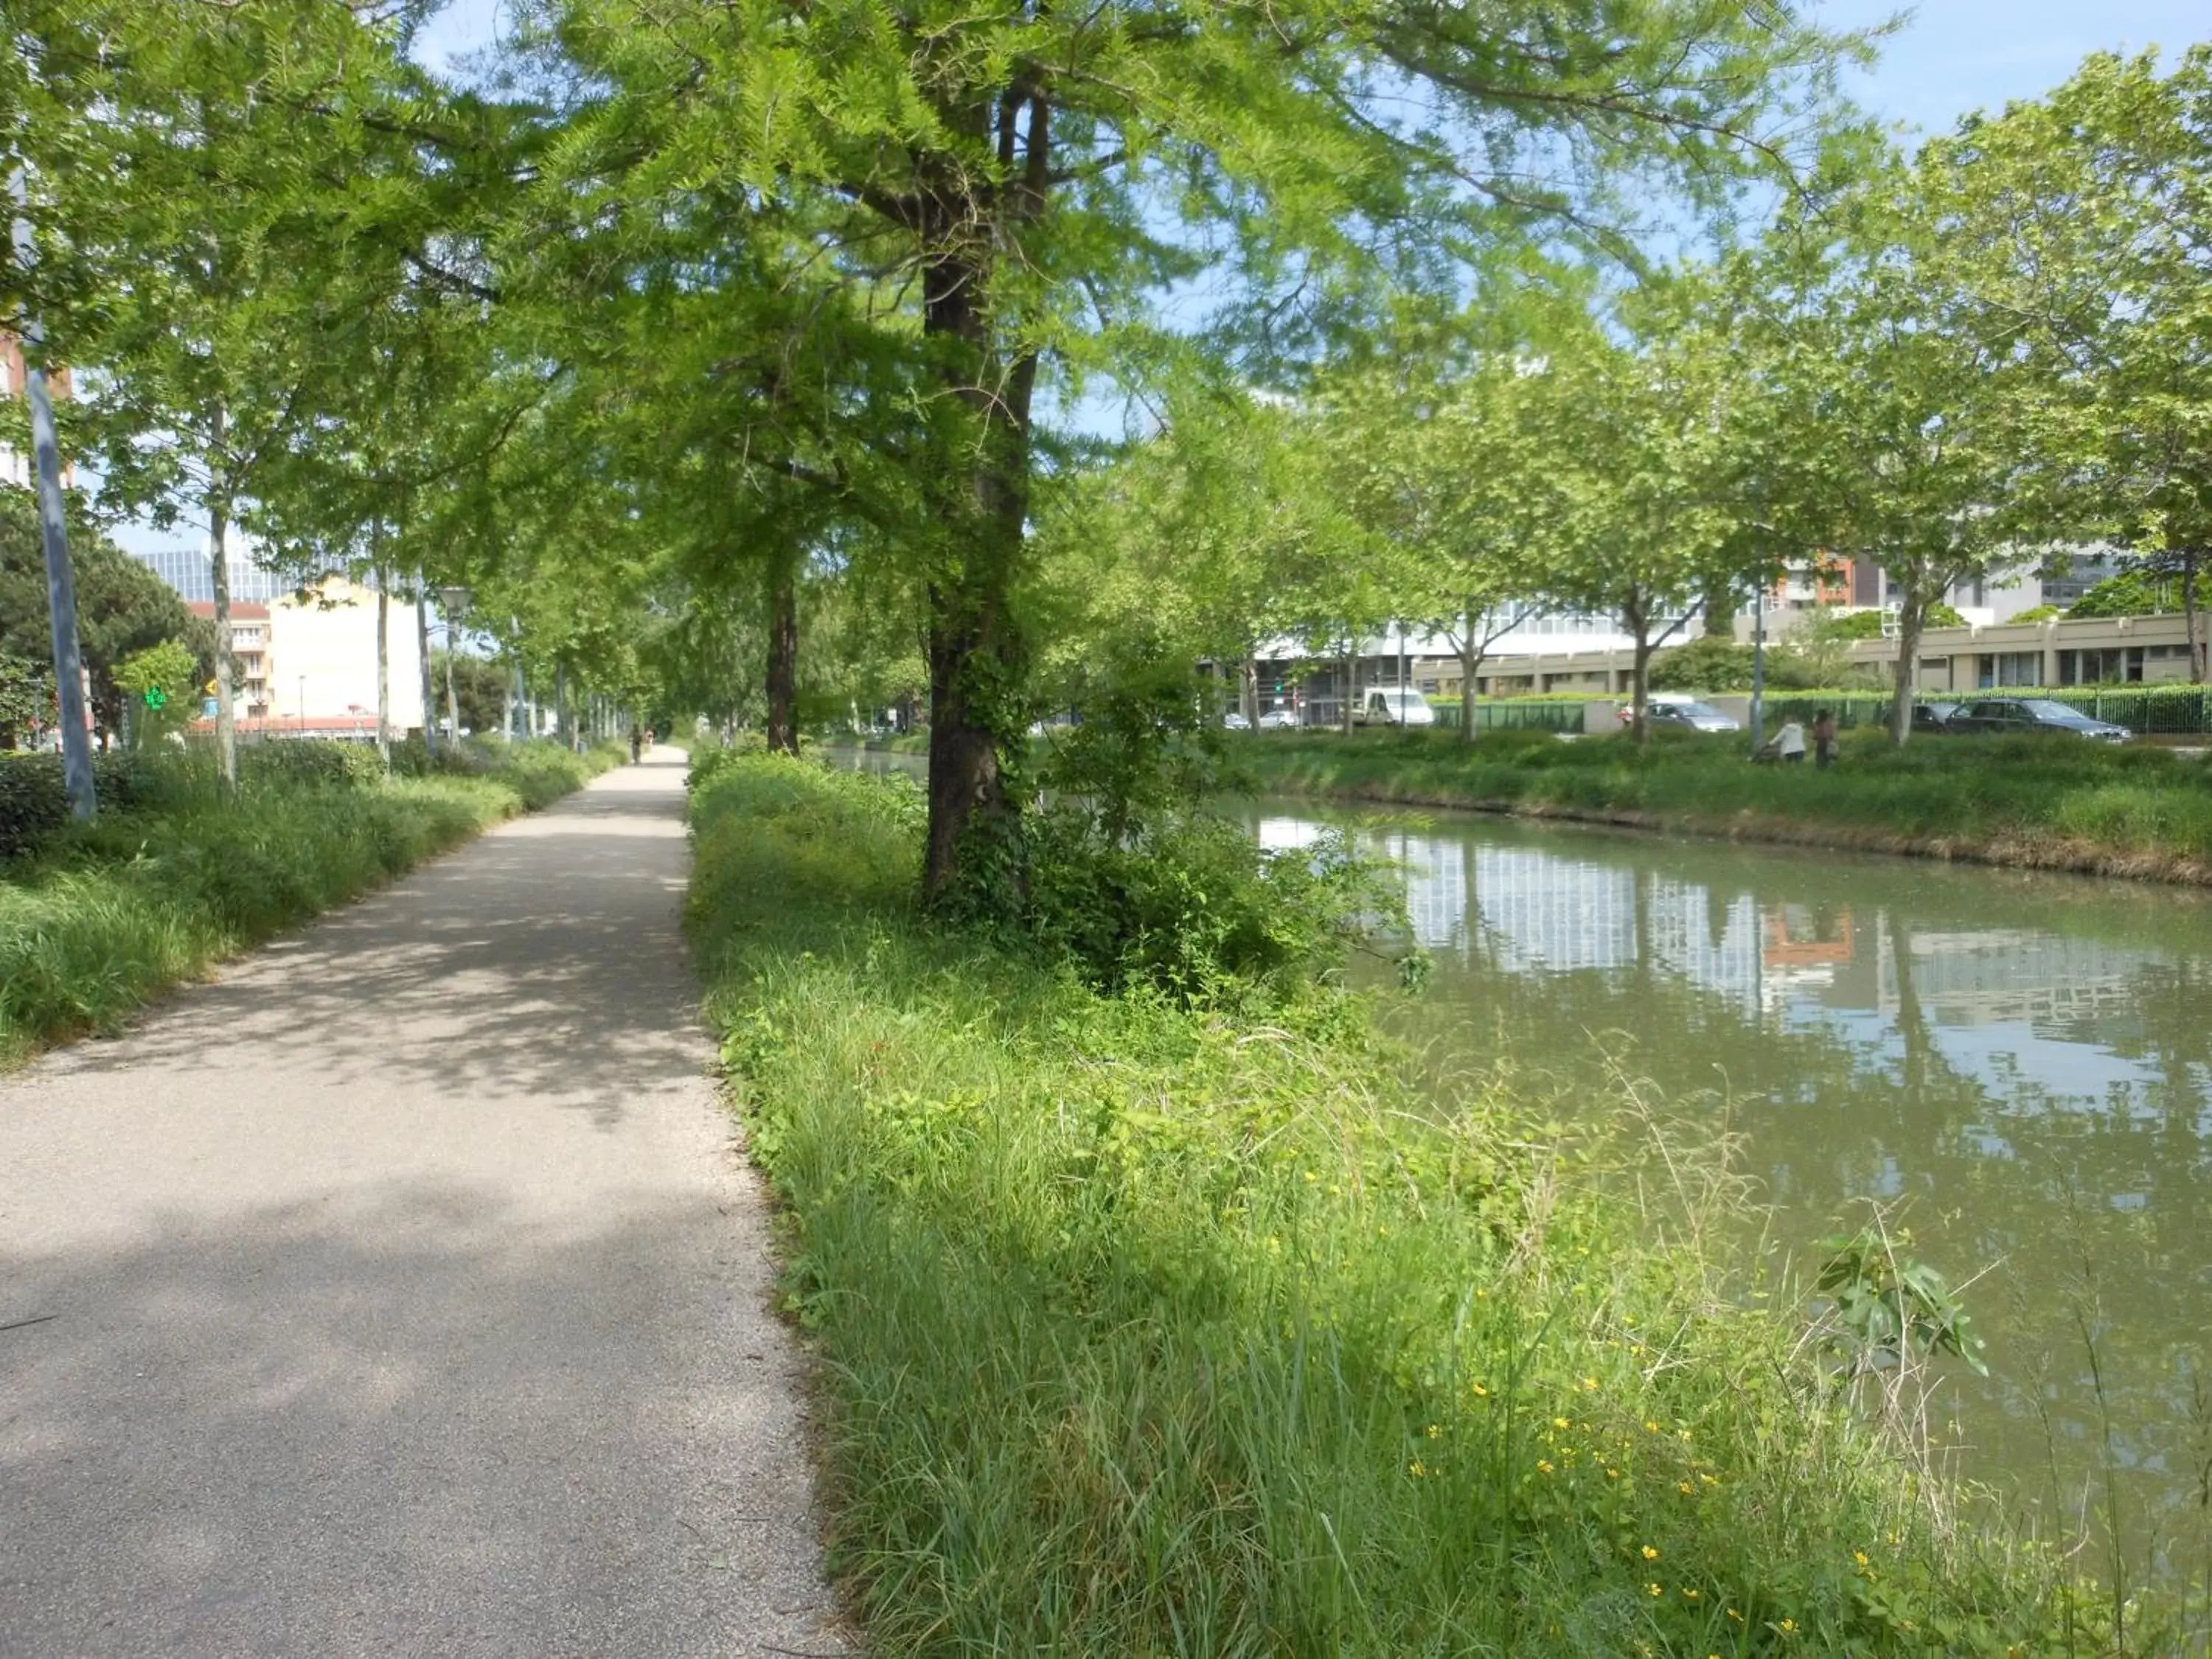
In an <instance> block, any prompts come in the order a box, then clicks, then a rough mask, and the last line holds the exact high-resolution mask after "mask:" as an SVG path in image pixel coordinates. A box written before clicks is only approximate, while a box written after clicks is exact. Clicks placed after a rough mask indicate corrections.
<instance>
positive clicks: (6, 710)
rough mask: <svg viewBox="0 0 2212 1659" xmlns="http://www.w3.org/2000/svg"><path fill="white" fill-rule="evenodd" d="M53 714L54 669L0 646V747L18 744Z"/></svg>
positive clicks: (46, 721)
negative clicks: (1, 648)
mask: <svg viewBox="0 0 2212 1659" xmlns="http://www.w3.org/2000/svg"><path fill="white" fill-rule="evenodd" d="M53 718H54V677H53V672H52V670H51V669H49V668H46V667H45V666H44V665H41V664H40V662H38V661H35V660H33V659H31V658H29V657H19V656H16V655H15V654H14V653H11V652H9V651H5V650H0V749H14V748H15V747H16V746H17V745H18V744H21V743H22V742H24V741H25V740H26V739H27V738H29V736H30V735H31V733H32V732H33V731H35V730H38V729H40V728H41V727H43V726H46V725H48V724H49V723H50V722H51V721H52V720H53Z"/></svg>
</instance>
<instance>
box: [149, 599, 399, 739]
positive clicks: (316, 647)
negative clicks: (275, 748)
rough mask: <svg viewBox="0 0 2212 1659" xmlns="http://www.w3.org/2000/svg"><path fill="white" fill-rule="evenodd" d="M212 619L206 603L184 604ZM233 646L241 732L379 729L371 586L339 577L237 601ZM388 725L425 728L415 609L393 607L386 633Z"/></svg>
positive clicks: (362, 732)
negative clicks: (268, 596)
mask: <svg viewBox="0 0 2212 1659" xmlns="http://www.w3.org/2000/svg"><path fill="white" fill-rule="evenodd" d="M187 603H188V604H190V605H191V610H192V611H193V613H194V614H195V615H197V616H201V617H213V616H214V615H215V605H214V603H213V602H212V601H210V600H194V601H188V602H187ZM230 642H231V653H232V655H233V658H234V660H235V661H236V663H237V665H238V678H237V684H236V685H235V687H234V692H235V696H236V702H235V704H234V708H235V709H236V713H237V718H238V721H239V726H240V730H241V731H244V732H248V733H255V732H258V733H261V734H263V735H265V736H269V737H324V738H328V737H341V738H352V737H359V738H367V737H371V736H373V735H374V733H375V731H376V590H375V589H374V588H373V587H369V586H363V585H362V584H360V583H356V582H350V581H348V580H345V579H344V578H343V577H341V576H331V577H326V578H325V579H324V580H321V581H319V582H318V583H316V584H315V585H314V586H313V587H312V588H310V589H308V590H307V591H306V592H304V593H295V592H291V591H290V590H289V588H288V589H287V590H286V592H284V593H283V595H282V596H280V597H278V598H276V599H270V600H269V601H266V602H263V601H258V600H244V601H237V602H234V603H233V605H231V608H230ZM386 651H387V653H389V662H390V673H391V680H390V685H391V698H392V730H393V731H394V732H409V731H419V730H421V729H422V652H421V649H420V647H419V645H418V643H417V640H416V630H415V607H414V606H413V605H406V604H398V603H395V604H393V605H392V607H391V620H390V624H389V630H388V632H387V634H386Z"/></svg>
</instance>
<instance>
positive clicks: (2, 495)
mask: <svg viewBox="0 0 2212 1659" xmlns="http://www.w3.org/2000/svg"><path fill="white" fill-rule="evenodd" d="M70 556H71V562H73V563H74V564H75V566H76V599H77V641H78V650H79V653H80V654H81V656H82V659H83V663H84V669H85V673H86V675H87V677H88V678H89V679H90V680H91V682H92V711H93V719H94V723H95V724H96V725H97V726H99V728H100V730H101V731H102V732H106V733H109V734H110V735H111V736H112V735H113V734H116V733H119V732H121V731H122V729H123V703H124V697H125V693H124V691H123V690H122V689H121V687H120V686H119V685H118V682H117V680H116V670H117V667H118V665H120V664H121V662H122V661H123V659H125V658H126V657H129V656H131V654H132V653H136V652H139V651H143V650H145V649H146V648H147V647H149V646H155V645H160V644H161V643H162V642H163V641H168V640H181V641H185V642H186V644H187V646H188V647H189V648H190V649H191V652H192V653H194V655H195V657H196V658H197V660H198V662H200V663H201V664H206V663H209V662H211V661H212V660H213V658H214V653H215V634H214V630H213V629H211V628H210V627H209V625H208V624H207V623H204V622H202V621H200V620H199V619H198V618H197V617H194V616H193V615H192V614H191V611H188V610H186V609H185V602H184V601H183V600H182V599H179V598H178V597H177V595H176V592H175V590H174V589H173V588H172V587H170V586H169V585H168V584H167V582H165V581H163V580H161V578H160V577H159V576H157V575H155V574H154V573H153V572H152V571H151V570H149V569H148V568H146V567H145V566H144V565H143V564H141V563H140V562H138V561H137V560H136V559H134V558H132V557H131V556H130V555H129V554H127V553H125V552H124V551H123V550H121V549H120V548H118V547H117V546H116V545H115V544H114V543H112V542H111V541H109V540H108V539H107V538H106V537H105V536H102V535H101V534H100V533H99V532H98V529H97V527H96V526H94V523H93V521H92V520H91V519H90V518H89V517H88V516H87V515H86V514H85V513H83V511H82V506H81V504H80V506H79V507H78V510H77V511H76V513H75V514H74V515H73V518H72V521H71V524H70ZM0 653H8V654H9V655H13V656H18V657H24V658H27V659H30V660H31V661H33V662H39V661H43V660H46V659H47V658H48V656H49V652H48V649H47V639H46V562H45V556H44V554H43V552H42V550H41V549H40V544H39V524H38V516H37V509H36V506H35V504H34V503H33V501H32V499H31V496H30V493H29V492H28V491H27V490H22V489H14V488H10V487H8V486H0Z"/></svg>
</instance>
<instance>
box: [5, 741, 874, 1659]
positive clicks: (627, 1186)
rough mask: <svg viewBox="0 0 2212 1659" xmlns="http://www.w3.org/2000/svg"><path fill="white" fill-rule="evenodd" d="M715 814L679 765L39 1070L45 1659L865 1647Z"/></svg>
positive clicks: (523, 822)
mask: <svg viewBox="0 0 2212 1659" xmlns="http://www.w3.org/2000/svg"><path fill="white" fill-rule="evenodd" d="M486 787H489V786H486ZM402 798H403V799H411V798H412V797H411V795H408V794H404V793H403V796H402ZM458 799H459V800H460V801H461V802H462V803H463V805H465V806H467V807H468V808H469V810H470V811H471V812H477V811H479V810H481V811H491V810H493V809H492V808H491V807H489V806H485V805H483V802H482V800H481V799H479V798H478V797H477V796H475V795H462V796H460V797H458ZM354 805H355V806H356V808H358V809H363V810H372V811H378V812H380V811H381V810H382V809H380V808H376V807H374V804H373V802H372V801H371V800H368V799H363V800H360V801H356V802H355V803H354ZM508 805H512V799H511V798H510V799H509V801H508ZM463 821H473V820H463ZM313 822H314V820H313V819H303V820H301V823H307V824H309V825H312V824H313ZM265 833H267V834H269V835H270V836H275V835H276V834H277V833H278V831H277V830H276V829H270V830H268V831H267V832H265ZM687 862H688V860H687V855H686V845H685V840H684V787H683V773H682V770H681V757H679V756H678V755H677V754H675V752H674V751H672V750H658V751H655V752H654V753H653V755H651V756H649V757H648V760H647V764H645V765H643V766H623V767H622V768H619V769H616V770H613V771H611V772H609V773H608V774H607V775H605V776H603V777H600V778H599V779H597V780H595V781H593V782H592V784H591V785H590V787H587V788H586V789H584V790H582V791H580V792H578V793H574V794H573V795H571V796H570V797H569V798H568V799H564V800H560V801H556V802H555V803H554V804H553V805H551V806H550V808H549V809H548V810H547V811H543V812H538V813H534V814H531V815H529V816H527V817H518V818H516V819H515V820H514V821H513V822H511V823H505V824H501V825H500V826H499V827H497V828H496V829H493V830H492V831H491V832H490V833H489V834H486V835H484V836H481V837H479V838H477V840H476V841H474V842H472V843H471V844H470V845H469V846H466V847H464V848H460V849H459V850H458V851H457V852H455V853H454V854H452V855H451V856H449V857H446V858H441V859H438V860H434V861H432V862H430V863H428V864H427V865H425V866H422V867H421V868H420V869H418V870H416V871H415V872H413V873H412V874H410V875H409V876H408V877H407V878H404V880H401V881H398V882H396V883H394V884H392V885H391V886H389V887H386V889H385V890H382V891H380V892H379V893H376V894H374V896H370V897H368V898H367V899H365V900H364V901H363V902H361V903H358V904H353V905H349V906H347V907H346V908H343V909H342V910H339V911H337V912H335V913H333V914H331V915H327V916H325V917H324V918H323V919H322V920H321V921H319V922H318V923H316V924H315V925H314V926H313V927H307V928H303V929H301V930H300V931H299V932H298V933H295V934H293V935H291V936H289V937H288V938H286V939H283V940H281V941H278V942H276V943H275V944H273V945H270V947H269V948H267V949H264V950H260V951H254V952H252V953H251V954H249V955H247V956H246V957H242V958H240V959H239V960H238V961H236V962H234V963H231V964H230V965H229V966H228V968H226V969H224V971H223V972H222V974H220V975H216V977H215V978H214V980H213V981H212V982H210V983H208V984H204V985H197V986H193V987H190V988H189V989H187V990H185V991H184V992H182V993H181V994H179V995H177V996H175V997H173V998H172V999H169V1000H167V1002H166V1003H165V1004H164V1005H163V1006H161V1007H158V1008H155V1009H153V1010H150V1011H149V1012H148V1013H147V1015H146V1016H145V1017H144V1018H143V1019H139V1020H137V1021H134V1022H132V1024H131V1030H128V1031H127V1032H125V1034H124V1035H123V1036H120V1037H119V1038H118V1039H117V1040H116V1041H114V1042H86V1043H79V1044H76V1045H75V1046H74V1047H71V1048H64V1049H60V1050H58V1051H56V1052H54V1053H52V1054H46V1055H45V1056H43V1057H41V1058H40V1059H39V1060H36V1061H34V1062H33V1064H32V1065H30V1066H27V1067H25V1068H23V1069H22V1070H21V1071H19V1072H18V1073H16V1074H15V1075H14V1076H12V1077H10V1078H7V1079H0V1170H5V1171H6V1176H5V1180H4V1182H0V1493H4V1513H5V1515H6V1522H5V1524H4V1525H0V1585H4V1586H5V1587H6V1588H5V1591H4V1593H0V1653H5V1654H8V1655H10V1656H13V1655H16V1654H23V1655H31V1654H40V1655H46V1654H53V1655H63V1654H69V1655H76V1654H83V1655H94V1654H97V1655H100V1656H101V1659H140V1656H144V1659H155V1656H160V1659H247V1656H252V1659H278V1656H293V1655H302V1656H304V1655H313V1656H316V1659H369V1656H384V1655H390V1654H401V1653H405V1654H434V1653H435V1654H455V1655H459V1654H468V1655H494V1654H497V1655H516V1656H533V1659H534V1656H539V1655H546V1656H552V1655H575V1656H585V1655H592V1656H599V1655H606V1656H620V1659H701V1656H706V1655H723V1654H729V1655H750V1654H769V1653H809V1654H818V1655H825V1656H826V1655H830V1654H835V1653H838V1652H841V1651H843V1648H842V1644H841V1643H840V1642H839V1640H838V1637H837V1630H836V1622H835V1620H834V1618H833V1617H832V1616H831V1613H832V1610H831V1608H830V1607H829V1603H828V1598H827V1595H826V1592H825V1591H824V1589H823V1584H822V1580H821V1577H820V1571H819V1563H818V1547H817V1541H816V1526H815V1522H814V1519H813V1515H812V1510H811V1496H810V1494H811V1487H810V1482H809V1477H808V1471H807V1467H806V1462H805V1456H804V1455H803V1452H802V1449H801V1448H802V1445H803V1433H802V1420H801V1419H802V1413H801V1404H800V1401H801V1395H800V1389H799V1371H798V1367H797V1356H796V1354H795V1352H794V1351H793V1343H792V1341H791V1339H790V1336H789V1334H788V1332H787V1330H786V1328H784V1326H783V1325H782V1324H781V1322H779V1321H778V1319H777V1318H776V1316H775V1312H774V1310H773V1307H772V1304H771V1300H770V1291H771V1284H770V1278H769V1267H768V1260H769V1214H768V1211H767V1207H766V1204H765V1201H764V1198H763V1193H762V1191H761V1188H760V1183H759V1182H757V1180H756V1179H755V1178H754V1177H753V1176H752V1175H751V1173H750V1171H749V1170H746V1169H745V1167H744V1164H742V1162H741V1161H740V1160H739V1159H738V1158H737V1157H736V1155H735V1153H734V1151H733V1148H732V1132H731V1124H730V1121H729V1117H728V1115H727V1113H726V1111H725V1110H724V1109H723V1108H722V1105H721V1103H720V1099H719V1098H718V1096H717V1091H716V1087H715V1084H714V1079H713V1078H712V1076H711V1075H710V1073H711V1070H712V1066H713V1063H714V1045H713V1043H712V1042H711V1041H710V1040H709V1039H708V1034H707V1032H706V1031H705V1030H704V1029H703V1027H702V1024H701V1023H700V1021H699V1018H698V1006H699V1005H698V981H697V980H696V978H695V977H694V975H693V974H692V972H691V969H690V958H689V957H688V955H687V953H686V951H685V949H684V939H683V934H682V932H681V928H680V925H679V924H680V913H681V908H682V903H683V892H684V874H685V869H686V866H687Z"/></svg>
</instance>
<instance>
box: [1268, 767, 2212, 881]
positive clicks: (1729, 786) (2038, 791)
mask: <svg viewBox="0 0 2212 1659" xmlns="http://www.w3.org/2000/svg"><path fill="white" fill-rule="evenodd" d="M1743 749H1744V744H1743V741H1742V740H1741V739H1740V738H1695V737H1691V736H1689V735H1688V734H1675V733H1668V734H1666V738H1665V739H1664V740H1655V741H1654V742H1653V744H1651V746H1650V748H1649V749H1648V750H1644V751H1641V752H1639V751H1638V750H1637V748H1636V747H1635V745H1634V744H1632V743H1630V742H1628V741H1626V739H1620V738H1589V739H1584V740H1583V741H1581V742H1577V743H1562V742H1559V741H1558V740H1556V739H1555V738H1551V737H1549V736H1547V735H1546V734H1543V733H1540V732H1492V733H1489V734H1486V736H1484V737H1483V738H1482V739H1481V740H1480V742H1479V743H1478V744H1475V745H1474V747H1473V748H1472V749H1471V750H1469V749H1463V748H1462V746H1461V745H1459V744H1457V743H1456V742H1455V741H1454V739H1453V738H1452V737H1451V735H1450V734H1449V733H1436V732H1406V733H1383V732H1358V733H1355V734H1353V735H1352V736H1351V737H1349V738H1346V737H1342V736H1337V735H1325V734H1306V733H1297V734H1290V733H1280V734H1279V733H1273V732H1270V733H1265V734H1258V735H1255V737H1254V738H1251V739H1250V740H1249V741H1247V742H1243V743H1240V744H1238V745H1237V759H1238V761H1239V763H1241V764H1243V766H1244V767H1245V768H1246V769H1247V770H1248V771H1249V775H1250V776H1251V778H1252V779H1253V780H1254V781H1255V783H1256V785H1257V787H1259V788H1261V790H1263V791H1266V792H1268V793H1281V794H1288V795H1306V796H1313V797H1317V798H1321V799H1334V800H1359V801H1376V802H1383V803H1389V804H1394V805H1411V806H1455V807H1467V808H1472V809H1474V810H1477V811H1504V812H1514V813H1519V814H1522V815H1525V816H1528V817H1563V818H1572V819H1579V820H1584V821H1590V822H1598V823H1618V824H1628V825H1634V826H1638V827H1642V828H1648V829H1668V830H1677V831H1682V832H1686V833H1692V834H1701V835H1715V836H1731V837H1735V838H1736V839H1740V840H1747V841H1767V842H1793V843H1798V844H1803V845H1815V846H1827V847H1841V848H1856V849H1859V850H1863V851H1867V852H1881V853H1899V854H1912V855H1917V856H1923V857H1934V858H1945V859H1957V860H1966V861H1972V862H1978V863H1987V864H1997V865H2008V866H2017V867H2021V868H2027V869H2042V870H2072V871H2079V872H2085V873H2089V874H2096V875H2112V876H2129V877H2137V878H2148V879H2153V880H2162V881H2178V882H2188V883H2193V884H2212V769H2207V767H2206V766H2205V765H2203V763H2201V762H2198V761H2195V760H2191V759H2185V758H2182V757H2176V756H2174V755H2173V754H2172V753H2169V752H2168V751H2166V750H2162V749H2156V748H2145V747H2136V746H2129V747H2124V748H2115V747H2107V746H2106V745H2103V744H2087V743H2081V742H2079V741H2076V740H2073V739H2068V738H2007V739H1990V740H1984V739H1980V738H1918V739H1916V740H1915V741H1913V742H1912V743H1911V744H1907V745H1906V747H1905V748H1904V749H1903V750H1893V749H1890V748H1889V747H1887V744H1884V743H1882V742H1881V740H1880V739H1879V737H1878V734H1875V733H1873V732H1868V733H1865V734H1863V735H1862V734H1859V733H1847V734H1846V741H1845V744H1844V756H1843V758H1842V760H1841V762H1840V763H1838V765H1837V766H1835V767H1834V768H1832V769H1829V770H1827V771H1820V770H1819V769H1815V768H1814V767H1812V766H1810V765H1804V766H1792V767H1780V766H1753V765H1752V764H1750V763H1748V762H1747V760H1746V759H1745V757H1744V754H1743Z"/></svg>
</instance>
